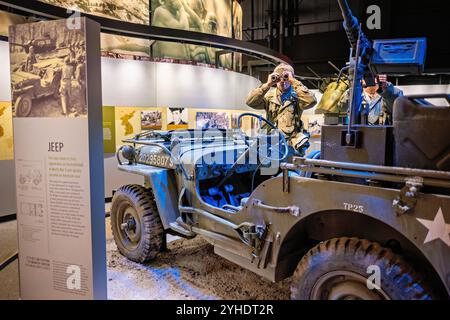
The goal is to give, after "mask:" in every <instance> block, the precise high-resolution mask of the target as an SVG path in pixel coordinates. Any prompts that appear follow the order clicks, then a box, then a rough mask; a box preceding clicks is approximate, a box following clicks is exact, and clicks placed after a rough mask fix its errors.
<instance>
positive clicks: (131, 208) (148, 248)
mask: <svg viewBox="0 0 450 320" xmlns="http://www.w3.org/2000/svg"><path fill="white" fill-rule="evenodd" d="M111 228H112V233H113V236H114V241H115V242H116V245H117V248H118V249H119V252H120V253H121V254H122V255H124V256H125V257H127V258H128V259H130V260H132V261H135V262H140V263H142V262H145V261H148V260H152V259H154V258H155V257H156V255H157V254H158V252H160V251H161V249H162V248H163V242H164V239H165V237H164V230H163V226H162V223H161V219H160V217H159V214H158V208H157V207H156V203H155V198H154V196H153V192H152V191H151V190H150V189H145V188H143V187H141V186H139V185H127V186H123V187H121V188H119V189H118V190H117V191H116V193H115V194H114V197H113V199H112V206H111Z"/></svg>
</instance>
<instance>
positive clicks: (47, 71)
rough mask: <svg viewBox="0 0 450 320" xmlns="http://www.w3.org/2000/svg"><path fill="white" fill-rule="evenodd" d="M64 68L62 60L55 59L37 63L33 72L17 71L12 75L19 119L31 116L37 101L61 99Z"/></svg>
mask: <svg viewBox="0 0 450 320" xmlns="http://www.w3.org/2000/svg"><path fill="white" fill-rule="evenodd" d="M62 66H63V61H62V60H61V59H58V58H53V59H46V60H41V61H39V62H36V63H35V64H34V65H33V70H32V72H27V71H22V70H16V71H14V72H13V73H12V75H11V85H12V95H13V97H12V98H13V99H12V101H13V107H14V114H15V115H16V116H17V117H27V116H29V115H30V113H31V110H32V107H33V101H34V100H35V99H40V98H44V97H55V98H58V97H59V86H60V82H61V68H62Z"/></svg>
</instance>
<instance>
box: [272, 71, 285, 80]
mask: <svg viewBox="0 0 450 320" xmlns="http://www.w3.org/2000/svg"><path fill="white" fill-rule="evenodd" d="M271 80H272V82H280V81H281V80H284V81H289V73H288V72H283V74H281V75H280V74H278V73H275V74H272V76H271Z"/></svg>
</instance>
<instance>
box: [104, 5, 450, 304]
mask: <svg viewBox="0 0 450 320" xmlns="http://www.w3.org/2000/svg"><path fill="white" fill-rule="evenodd" d="M338 2H339V5H340V7H341V9H342V12H343V17H344V27H345V29H346V31H347V34H348V36H349V39H350V43H351V45H352V49H353V50H352V57H351V59H350V61H349V65H348V66H347V67H346V68H347V69H348V70H349V72H348V76H347V77H348V79H349V83H351V88H352V92H351V95H350V99H351V103H350V115H349V117H348V123H346V124H334V125H324V126H323V127H322V136H321V140H322V141H321V150H320V151H317V152H313V153H310V154H309V155H308V156H307V157H295V156H294V157H292V156H290V152H289V146H288V145H287V144H286V140H285V138H284V136H283V135H282V134H281V133H280V132H279V131H278V130H277V129H276V127H275V125H274V124H272V123H270V122H269V121H267V120H266V119H264V118H262V117H261V116H258V115H254V114H243V115H241V116H240V117H239V120H238V123H239V127H240V126H241V123H242V122H241V120H242V118H243V117H256V118H257V119H258V121H260V122H261V123H264V126H261V128H264V129H265V130H260V131H257V135H256V136H254V135H252V134H251V133H250V134H248V133H245V132H244V130H240V129H238V130H237V131H230V130H218V131H217V130H216V131H213V132H210V131H202V130H188V131H184V132H180V131H168V132H157V131H148V132H144V133H142V134H140V135H137V136H136V137H135V138H134V139H130V140H126V141H125V142H127V143H128V144H127V145H124V146H122V147H121V148H119V150H118V153H117V158H118V161H119V169H120V170H122V171H126V172H129V173H132V174H138V175H141V176H143V177H144V181H145V183H144V185H127V186H123V187H121V188H119V189H118V190H117V191H116V192H115V194H114V196H113V199H112V207H111V225H112V231H113V235H114V239H115V242H116V244H117V247H118V250H119V251H120V252H121V253H122V254H123V255H124V256H126V257H127V258H129V259H131V260H133V261H137V262H144V261H148V260H152V259H155V258H157V255H158V252H160V251H161V250H163V249H164V248H165V241H166V240H165V235H166V234H167V233H171V234H176V235H179V236H182V237H186V238H192V237H195V236H201V237H203V238H205V239H206V240H207V241H208V242H210V243H211V244H212V245H213V246H214V252H215V253H216V254H218V255H220V256H222V257H224V258H225V259H228V260H230V261H232V262H234V263H236V264H238V265H240V266H242V267H243V268H246V269H248V270H251V271H253V272H255V273H256V274H258V275H260V276H262V277H264V278H266V279H268V280H270V281H274V282H276V281H280V280H283V279H285V278H288V277H291V283H292V285H291V298H292V299H332V300H341V299H401V300H410V299H448V298H449V294H450V236H449V233H450V140H449V138H448V137H450V107H448V104H449V102H450V95H449V94H442V95H424V96H409V97H401V98H398V99H397V100H396V101H395V103H394V111H393V124H392V125H383V126H381V125H380V126H370V125H367V124H364V123H361V122H359V121H358V119H359V110H360V107H361V98H360V97H361V95H362V92H361V90H362V88H361V82H362V81H361V80H362V78H363V77H364V76H366V73H372V77H373V74H374V73H375V74H376V73H381V72H385V73H402V74H406V73H413V72H417V70H418V69H420V68H422V67H423V63H424V51H425V50H424V49H425V48H424V46H425V42H424V40H423V39H406V40H403V39H401V40H390V41H384V40H383V41H375V42H374V43H373V45H372V43H371V42H370V41H369V40H368V39H367V38H365V36H364V35H363V34H362V32H361V29H360V27H359V24H358V22H357V20H356V18H354V17H353V16H352V15H351V11H350V9H349V8H348V5H347V3H346V2H345V1H344V0H339V1H338ZM400 58H401V59H400ZM371 68H376V69H377V70H371ZM413 69H416V70H415V71H414V70H413ZM431 98H432V99H437V98H439V99H441V101H446V102H445V103H446V104H447V106H435V105H433V104H432V103H431V100H432V99H431ZM440 103H442V102H439V104H440ZM125 159H126V160H125ZM230 281H232V279H230Z"/></svg>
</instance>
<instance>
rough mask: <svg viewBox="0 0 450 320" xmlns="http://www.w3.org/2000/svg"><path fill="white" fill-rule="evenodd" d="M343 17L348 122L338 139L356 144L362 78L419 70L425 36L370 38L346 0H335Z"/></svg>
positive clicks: (421, 62) (418, 71)
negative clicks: (347, 52) (347, 48)
mask: <svg viewBox="0 0 450 320" xmlns="http://www.w3.org/2000/svg"><path fill="white" fill-rule="evenodd" d="M338 4H339V7H340V9H341V12H342V17H343V18H344V23H343V26H344V29H345V32H346V33H347V37H348V40H349V42H350V45H351V48H350V59H349V63H348V67H349V68H348V70H349V71H348V73H349V74H348V79H349V81H350V84H351V87H350V97H349V111H350V116H349V122H348V126H347V130H346V131H345V132H342V137H341V142H342V144H343V145H345V146H348V147H355V148H356V147H358V144H359V140H360V139H359V138H360V137H359V132H358V130H356V129H354V128H353V127H354V125H355V124H360V123H361V121H360V114H361V105H362V89H363V88H362V80H363V79H365V80H366V83H367V85H371V84H373V83H374V81H373V79H374V78H375V75H376V74H380V73H386V74H419V73H421V72H422V71H423V67H424V62H425V52H426V39H425V38H415V39H389V40H375V41H373V42H372V41H370V40H369V39H368V38H367V37H366V35H365V34H364V33H363V31H362V29H361V26H360V24H359V23H358V20H357V19H356V17H354V16H353V14H352V12H351V10H350V7H349V5H348V3H347V1H346V0H338Z"/></svg>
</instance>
